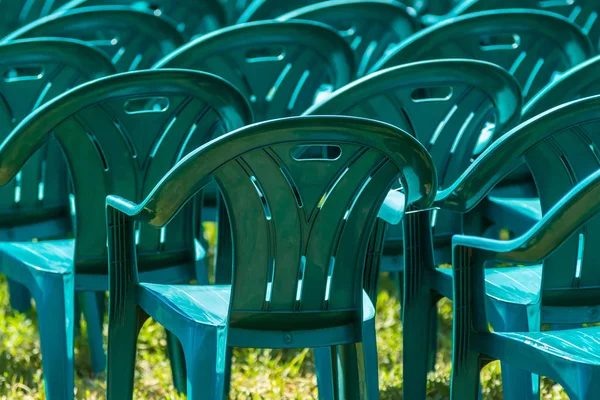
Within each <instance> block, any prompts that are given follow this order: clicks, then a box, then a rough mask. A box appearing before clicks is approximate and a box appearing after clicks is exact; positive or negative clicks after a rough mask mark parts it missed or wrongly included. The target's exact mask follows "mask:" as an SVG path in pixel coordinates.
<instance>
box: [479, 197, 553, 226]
mask: <svg viewBox="0 0 600 400" xmlns="http://www.w3.org/2000/svg"><path fill="white" fill-rule="evenodd" d="M487 214H488V216H489V218H490V219H491V220H492V221H494V222H495V223H497V224H499V225H501V226H502V227H504V228H508V229H510V230H512V231H514V232H516V233H517V234H521V233H523V232H525V231H526V230H528V229H529V228H531V227H532V226H533V225H534V224H536V223H537V222H538V221H540V220H541V219H542V206H541V204H540V199H539V198H537V197H532V198H518V197H499V196H489V197H488V203H487Z"/></svg>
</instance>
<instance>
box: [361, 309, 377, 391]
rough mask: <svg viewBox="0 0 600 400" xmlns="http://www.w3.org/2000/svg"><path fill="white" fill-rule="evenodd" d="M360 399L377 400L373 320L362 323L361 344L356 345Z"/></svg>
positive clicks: (375, 342) (375, 348)
mask: <svg viewBox="0 0 600 400" xmlns="http://www.w3.org/2000/svg"><path fill="white" fill-rule="evenodd" d="M356 351H357V355H358V376H359V382H360V392H361V398H362V399H368V400H373V399H379V372H378V361H377V338H376V334H375V319H372V320H369V321H365V322H363V331H362V343H357V344H356Z"/></svg>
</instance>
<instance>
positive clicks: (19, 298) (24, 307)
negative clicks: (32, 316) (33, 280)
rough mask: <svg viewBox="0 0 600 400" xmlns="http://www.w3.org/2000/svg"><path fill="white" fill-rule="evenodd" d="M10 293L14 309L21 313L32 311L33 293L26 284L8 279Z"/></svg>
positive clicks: (11, 304)
mask: <svg viewBox="0 0 600 400" xmlns="http://www.w3.org/2000/svg"><path fill="white" fill-rule="evenodd" d="M8 293H9V298H10V306H11V308H12V309H13V310H16V311H18V312H20V313H26V312H28V311H31V294H30V293H29V290H27V288H26V287H25V286H24V285H22V284H20V283H19V282H17V281H13V280H12V279H8Z"/></svg>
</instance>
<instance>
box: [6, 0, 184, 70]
mask: <svg viewBox="0 0 600 400" xmlns="http://www.w3.org/2000/svg"><path fill="white" fill-rule="evenodd" d="M44 36H46V37H65V38H72V39H79V40H83V41H84V42H86V43H88V44H90V45H92V46H94V47H97V48H98V49H100V50H102V51H103V52H104V53H105V54H106V55H107V56H108V57H109V58H110V59H111V61H112V63H113V64H114V65H115V67H116V68H117V71H119V72H125V71H133V70H137V69H145V68H150V67H151V66H152V65H153V64H154V63H155V62H156V61H158V60H159V59H161V58H162V57H164V56H165V55H166V54H168V53H170V52H171V51H173V50H174V49H175V48H177V47H179V46H181V45H182V44H183V43H184V40H183V37H182V36H181V33H179V32H178V31H177V29H176V28H175V26H173V25H172V24H171V23H169V22H168V21H166V20H164V19H162V18H159V17H156V16H155V15H154V14H152V13H150V12H148V11H136V10H133V9H131V8H130V7H123V6H122V7H86V8H81V9H75V10H66V11H61V12H57V13H55V14H53V15H52V16H50V17H47V18H42V19H40V20H38V21H35V22H32V23H31V24H29V25H26V26H24V27H22V28H20V29H18V30H16V31H15V32H13V33H11V34H10V35H8V36H7V37H6V38H4V39H3V40H2V42H3V43H6V42H9V41H11V40H15V39H23V38H34V37H44Z"/></svg>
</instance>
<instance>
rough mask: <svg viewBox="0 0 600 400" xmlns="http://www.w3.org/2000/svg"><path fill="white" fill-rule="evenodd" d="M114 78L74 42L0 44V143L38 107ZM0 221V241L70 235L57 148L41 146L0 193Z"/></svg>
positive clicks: (99, 57)
mask: <svg viewBox="0 0 600 400" xmlns="http://www.w3.org/2000/svg"><path fill="white" fill-rule="evenodd" d="M114 72H115V69H114V67H113V65H112V64H111V63H110V61H109V60H108V59H107V58H106V57H105V56H104V55H103V54H102V53H100V52H99V51H97V50H96V49H94V48H91V47H89V46H87V45H86V44H85V43H83V42H79V41H75V40H70V39H37V40H29V39H25V40H18V41H14V42H11V43H5V44H0V141H2V140H4V139H5V138H6V137H7V136H8V134H9V133H10V132H11V131H12V130H13V128H15V127H16V126H17V124H18V123H19V122H21V120H23V118H25V117H26V116H27V115H29V113H31V112H32V111H33V110H35V109H36V108H38V107H39V106H40V105H42V104H44V103H45V102H47V101H49V100H51V99H52V98H54V97H56V96H58V95H60V94H62V93H64V92H65V91H67V90H68V89H71V88H72V87H75V86H77V85H79V84H81V83H83V82H87V81H89V80H93V79H97V78H100V77H103V76H107V75H111V74H113V73H114ZM0 216H1V218H0V240H26V239H31V238H35V237H38V238H44V237H53V236H57V235H61V234H65V232H67V231H68V230H70V229H71V219H70V213H69V210H68V192H67V173H66V169H65V166H64V161H63V157H62V154H61V152H60V149H59V148H58V146H56V145H55V144H50V145H48V146H44V147H43V148H42V149H40V151H39V152H38V153H37V154H35V155H34V156H32V157H31V159H30V160H29V161H28V162H27V163H26V164H25V165H24V166H23V168H22V169H21V170H20V172H19V173H18V175H17V179H15V180H14V181H13V182H12V184H11V185H9V186H7V187H4V188H2V189H0Z"/></svg>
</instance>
